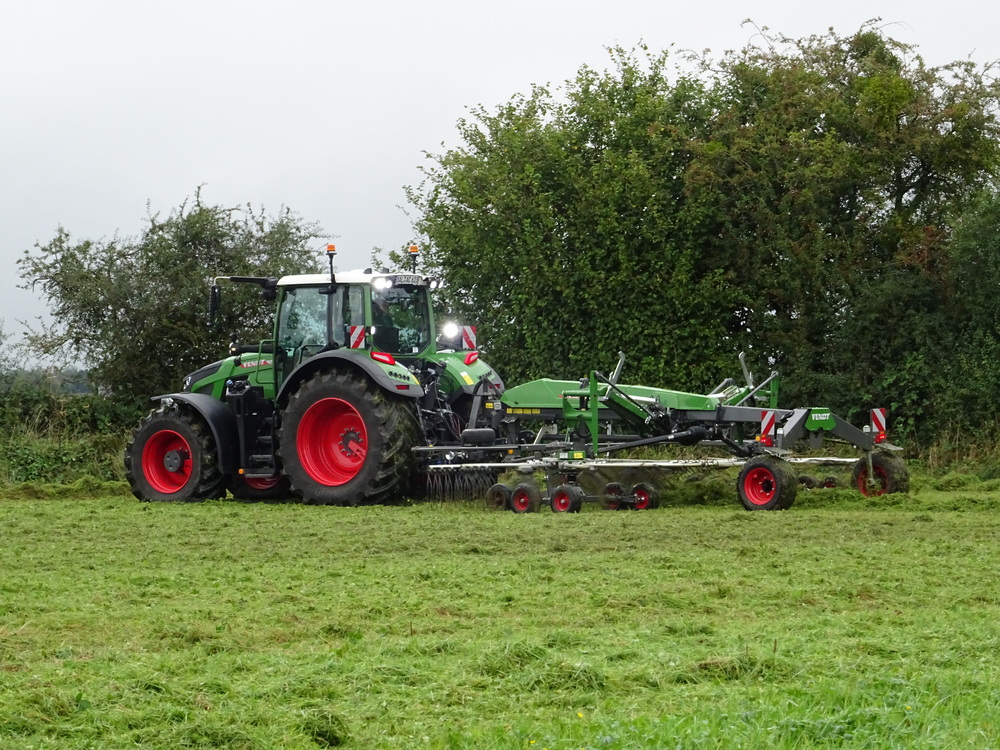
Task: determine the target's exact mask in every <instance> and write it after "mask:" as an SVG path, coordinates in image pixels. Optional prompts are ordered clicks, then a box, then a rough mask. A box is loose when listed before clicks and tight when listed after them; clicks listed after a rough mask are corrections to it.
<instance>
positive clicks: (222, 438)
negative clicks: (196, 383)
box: [153, 393, 240, 474]
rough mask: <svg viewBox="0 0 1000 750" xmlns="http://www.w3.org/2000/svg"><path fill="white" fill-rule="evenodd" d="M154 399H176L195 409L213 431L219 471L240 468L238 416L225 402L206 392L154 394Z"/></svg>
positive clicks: (160, 400) (230, 470) (225, 472)
mask: <svg viewBox="0 0 1000 750" xmlns="http://www.w3.org/2000/svg"><path fill="white" fill-rule="evenodd" d="M153 401H159V402H161V403H163V402H165V401H166V402H170V401H174V402H177V403H181V404H186V405H187V406H190V407H191V408H192V409H194V411H196V412H197V413H198V414H199V415H200V416H201V418H202V419H204V420H205V423H206V424H207V425H208V429H209V430H211V431H212V438H213V439H214V440H215V447H216V451H217V452H218V456H219V471H221V472H222V473H223V474H232V473H234V472H235V471H236V470H237V469H238V468H239V455H240V454H239V431H238V430H237V428H236V417H235V415H234V414H233V412H232V410H231V409H230V408H229V407H228V406H227V405H226V404H225V403H224V402H222V401H219V400H218V399H216V398H213V397H212V396H209V395H207V394H204V393H168V394H165V395H163V396H153Z"/></svg>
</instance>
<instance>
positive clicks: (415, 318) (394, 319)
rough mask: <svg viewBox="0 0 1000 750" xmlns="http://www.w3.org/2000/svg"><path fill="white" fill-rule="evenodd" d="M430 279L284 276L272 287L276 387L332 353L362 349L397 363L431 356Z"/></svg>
mask: <svg viewBox="0 0 1000 750" xmlns="http://www.w3.org/2000/svg"><path fill="white" fill-rule="evenodd" d="M429 284H430V280H429V279H425V278H423V277H420V276H416V275H410V274H373V273H371V272H370V271H348V272H344V273H338V274H337V275H336V281H335V283H333V284H331V283H330V277H329V276H326V275H325V274H310V275H306V276H286V277H284V278H282V279H281V280H280V281H279V282H278V314H277V320H276V323H277V326H276V330H275V339H276V344H277V348H278V352H279V357H278V361H279V369H280V372H279V376H278V382H279V383H280V382H282V381H283V380H284V379H285V377H287V376H288V375H289V374H290V373H291V372H292V371H293V370H295V369H296V368H297V367H299V366H300V365H302V364H303V363H304V362H305V361H306V360H308V359H309V358H311V357H314V356H315V355H317V354H320V353H323V352H330V351H335V350H337V349H347V350H368V351H370V352H372V353H378V354H383V355H388V356H383V357H380V358H378V359H379V361H382V362H388V361H390V360H395V361H399V362H400V363H402V364H410V363H411V362H413V361H415V360H417V359H419V358H421V357H427V356H431V355H432V354H433V344H434V336H433V335H432V331H433V329H434V312H433V309H432V305H431V299H430V295H429V293H428V292H429Z"/></svg>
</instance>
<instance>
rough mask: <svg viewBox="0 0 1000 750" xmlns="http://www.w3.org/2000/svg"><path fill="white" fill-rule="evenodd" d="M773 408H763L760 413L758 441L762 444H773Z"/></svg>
mask: <svg viewBox="0 0 1000 750" xmlns="http://www.w3.org/2000/svg"><path fill="white" fill-rule="evenodd" d="M774 417H775V413H774V409H765V410H764V411H762V412H761V413H760V442H761V444H762V445H766V446H771V445H774V432H775V424H774Z"/></svg>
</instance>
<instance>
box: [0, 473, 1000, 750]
mask: <svg viewBox="0 0 1000 750" xmlns="http://www.w3.org/2000/svg"><path fill="white" fill-rule="evenodd" d="M956 482H957V484H958V485H960V486H959V487H958V488H957V489H956V488H955V487H953V486H948V487H946V488H945V489H939V488H937V487H935V486H931V485H930V484H927V483H924V484H923V485H921V483H920V482H915V486H916V489H915V490H914V491H913V492H912V493H911V494H910V495H907V496H900V497H893V498H884V499H870V500H869V499H864V498H860V496H858V495H856V493H852V492H849V491H844V490H826V491H813V492H800V496H799V500H798V502H797V504H796V506H795V508H793V509H792V510H791V511H789V512H785V513H746V512H744V511H743V510H741V509H739V508H738V507H737V506H735V505H733V504H732V503H731V502H730V503H729V504H718V503H715V504H713V503H710V502H709V503H705V504H702V505H690V504H685V505H683V506H682V507H664V508H660V509H659V510H655V511H646V512H639V513H635V512H628V511H624V512H606V511H600V510H599V509H598V508H597V507H596V506H590V505H588V506H586V507H585V508H584V512H582V513H580V514H576V515H555V514H552V513H549V512H547V511H545V512H542V513H538V514H533V515H529V516H515V515H513V514H509V513H498V512H492V513H491V512H487V511H486V510H484V509H483V508H482V506H480V505H478V504H464V503H458V504H434V503H430V504H422V505H414V506H412V507H370V508H321V507H320V508H317V507H306V506H300V505H291V504H290V505H265V504H237V503H226V502H213V503H206V504H200V505H169V504H164V505H159V504H140V503H137V502H135V501H133V500H130V499H127V498H123V497H111V496H108V497H91V498H86V499H71V498H60V497H57V498H55V499H23V500H10V499H7V500H3V501H0V748H67V749H69V748H73V750H79V749H80V748H125V747H130V748H131V747H150V748H160V747H162V748H247V749H249V748H325V747H352V748H411V747H432V748H535V749H536V750H537V749H539V748H548V749H549V750H557V749H560V750H562V749H568V748H588V749H590V748H593V749H597V748H638V747H650V748H673V747H678V748H688V747H691V748H695V747H697V748H702V747H706V748H716V747H717V748H751V747H754V748H756V747H787V748H809V747H871V748H884V747H926V748H932V747H933V748H947V747H992V746H996V745H997V744H998V743H1000V729H998V726H997V719H996V717H997V716H998V714H1000V712H998V703H1000V656H998V654H1000V625H998V622H997V619H998V618H997V615H998V604H1000V554H998V552H1000V544H998V539H1000V536H998V534H1000V514H998V513H997V512H996V511H997V510H998V509H1000V490H998V489H997V488H995V487H993V486H992V485H987V484H983V485H982V486H976V485H975V484H974V483H971V484H970V483H969V482H966V481H964V480H963V481H957V480H953V484H954V483H956ZM730 487H731V485H730ZM676 497H680V495H679V494H678V495H677V496H676ZM699 497H700V498H701V500H700V501H704V498H703V497H702V496H701V495H699ZM668 499H669V498H668ZM696 501H699V500H696ZM685 502H687V501H685Z"/></svg>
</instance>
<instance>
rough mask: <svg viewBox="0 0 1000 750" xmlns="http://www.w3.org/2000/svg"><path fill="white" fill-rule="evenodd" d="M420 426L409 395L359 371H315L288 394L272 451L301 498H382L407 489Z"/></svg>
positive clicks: (337, 501)
mask: <svg viewBox="0 0 1000 750" xmlns="http://www.w3.org/2000/svg"><path fill="white" fill-rule="evenodd" d="M419 429H420V428H419V424H418V421H417V407H416V403H415V402H414V401H412V400H409V399H403V398H402V397H398V396H395V395H393V394H390V393H388V392H387V391H385V390H384V389H383V388H380V387H379V386H378V385H376V384H375V383H373V382H372V381H370V380H369V379H368V378H366V377H364V376H363V375H361V374H359V373H354V372H343V371H331V372H320V373H316V374H315V375H313V376H312V377H310V378H308V379H306V380H304V381H303V382H302V383H301V384H300V385H299V387H298V389H297V390H296V391H295V392H294V393H293V394H292V395H291V397H290V398H289V399H288V405H287V406H286V407H285V409H284V410H283V411H282V414H281V426H280V428H279V429H278V455H279V457H280V458H281V463H282V466H283V469H284V473H285V476H287V477H288V480H289V482H290V483H291V487H292V489H293V490H294V491H295V492H296V493H298V494H299V495H301V496H302V499H303V500H304V501H305V502H306V503H309V504H312V505H359V504H362V503H377V502H388V501H391V500H396V499H398V498H399V496H401V495H402V494H403V493H404V492H406V491H407V490H408V483H409V479H410V475H411V473H412V469H413V456H412V452H411V449H412V448H413V446H414V445H416V443H417V439H418V435H419Z"/></svg>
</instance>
